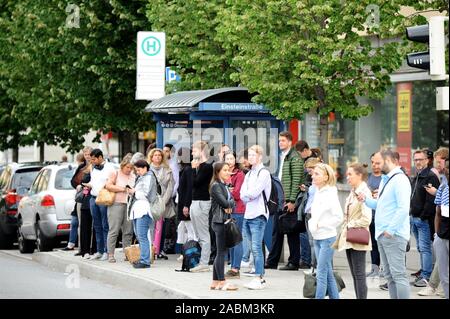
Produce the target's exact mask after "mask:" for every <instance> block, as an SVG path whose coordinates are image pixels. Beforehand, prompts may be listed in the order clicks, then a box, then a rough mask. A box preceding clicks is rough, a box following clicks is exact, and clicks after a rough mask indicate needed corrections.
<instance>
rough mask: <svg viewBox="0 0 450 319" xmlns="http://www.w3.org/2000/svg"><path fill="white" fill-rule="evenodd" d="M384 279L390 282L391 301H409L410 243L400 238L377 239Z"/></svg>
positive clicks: (382, 237)
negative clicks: (408, 267)
mask: <svg viewBox="0 0 450 319" xmlns="http://www.w3.org/2000/svg"><path fill="white" fill-rule="evenodd" d="M377 242H378V250H379V251H380V257H381V264H382V265H383V267H384V270H383V272H384V278H386V279H387V281H388V287H389V295H390V297H391V299H409V295H410V293H411V288H410V286H409V281H408V275H407V274H406V263H405V257H406V245H407V244H408V241H407V240H406V239H405V238H403V237H400V236H394V237H392V238H387V237H384V235H380V237H378V239H377Z"/></svg>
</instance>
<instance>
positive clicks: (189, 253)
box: [176, 240, 202, 271]
mask: <svg viewBox="0 0 450 319" xmlns="http://www.w3.org/2000/svg"><path fill="white" fill-rule="evenodd" d="M201 251H202V248H201V247H200V244H199V243H198V241H195V240H189V241H188V242H186V243H185V244H184V245H183V248H182V249H181V255H182V256H183V264H182V265H181V270H176V271H190V270H191V269H192V268H194V267H195V266H197V265H198V264H199V263H200V256H201Z"/></svg>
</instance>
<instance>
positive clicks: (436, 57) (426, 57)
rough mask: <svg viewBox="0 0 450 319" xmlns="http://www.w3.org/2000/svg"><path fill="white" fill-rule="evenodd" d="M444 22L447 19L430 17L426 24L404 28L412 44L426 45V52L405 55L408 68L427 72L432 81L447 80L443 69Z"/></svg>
mask: <svg viewBox="0 0 450 319" xmlns="http://www.w3.org/2000/svg"><path fill="white" fill-rule="evenodd" d="M445 21H448V17H443V16H436V17H431V18H430V19H429V21H428V24H424V25H419V26H414V27H409V28H406V37H407V38H408V40H411V41H414V42H421V43H428V51H422V52H414V53H410V54H408V55H407V58H406V60H407V63H408V65H409V66H410V67H413V68H418V69H423V70H427V71H429V73H430V76H431V79H432V80H434V81H439V80H445V79H447V78H448V75H447V74H446V69H445V42H446V36H445V26H444V23H445Z"/></svg>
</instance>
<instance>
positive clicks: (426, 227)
mask: <svg viewBox="0 0 450 319" xmlns="http://www.w3.org/2000/svg"><path fill="white" fill-rule="evenodd" d="M427 164H428V158H427V153H426V152H425V151H422V150H419V151H415V152H414V166H415V168H416V176H415V177H414V178H413V179H412V180H411V187H412V195H411V210H410V215H411V230H412V233H413V234H414V237H415V238H416V242H417V251H418V252H419V253H420V266H421V269H420V274H419V276H418V277H417V279H416V281H415V282H414V286H416V287H426V286H427V282H428V280H429V279H430V276H431V271H432V269H433V254H432V248H431V244H432V243H431V235H432V232H431V229H430V222H432V221H434V216H435V213H436V206H435V204H434V196H433V195H431V194H429V193H427V191H426V190H425V187H430V186H434V187H439V179H438V177H437V176H436V174H434V173H433V172H432V171H431V169H430V167H428V165H427ZM433 233H434V232H433Z"/></svg>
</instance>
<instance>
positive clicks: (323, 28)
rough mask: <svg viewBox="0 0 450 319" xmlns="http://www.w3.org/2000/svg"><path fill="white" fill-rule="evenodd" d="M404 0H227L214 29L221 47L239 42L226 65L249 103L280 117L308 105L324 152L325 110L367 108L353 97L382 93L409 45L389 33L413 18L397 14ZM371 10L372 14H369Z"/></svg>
mask: <svg viewBox="0 0 450 319" xmlns="http://www.w3.org/2000/svg"><path fill="white" fill-rule="evenodd" d="M410 3H412V2H411V1H401V0H400V1H381V0H377V1H373V0H362V1H341V0H314V1H312V0H301V1H297V0H282V1H278V0H277V1H267V0H256V1H251V2H249V1H245V0H234V1H229V4H230V6H229V7H228V8H227V9H226V10H225V11H223V12H221V14H220V16H221V17H220V19H221V20H222V21H223V23H222V24H221V25H220V26H219V27H218V32H219V37H220V39H221V40H222V41H223V43H224V46H225V47H234V46H235V45H237V46H238V48H239V54H238V55H236V56H235V57H234V58H233V62H232V65H233V66H234V67H235V68H236V69H239V72H235V73H233V74H232V75H231V76H232V78H233V79H234V80H236V81H239V82H241V83H242V84H243V85H244V86H246V87H247V88H248V89H249V90H250V91H251V92H256V93H257V95H256V96H255V98H254V100H255V102H258V103H263V104H265V105H267V106H269V107H270V108H271V109H272V113H273V114H274V115H275V116H277V117H279V118H281V119H286V120H288V119H292V118H300V117H301V116H302V115H303V114H304V113H306V112H309V111H311V110H314V111H316V112H318V113H319V114H320V118H321V122H320V123H321V129H320V134H321V139H320V140H321V145H322V146H323V148H324V157H325V159H327V158H328V156H327V155H328V154H327V147H326V145H327V132H328V124H327V123H328V122H327V115H328V114H329V113H330V112H338V113H339V114H340V115H341V116H343V117H344V118H350V119H355V120H356V119H357V118H359V117H361V116H366V115H368V114H369V113H370V112H371V111H372V107H371V106H370V105H360V104H359V103H358V101H357V97H358V96H366V97H368V98H371V99H380V98H382V97H383V96H384V94H385V92H386V89H387V88H388V86H389V84H390V79H389V74H390V73H392V72H394V71H396V70H397V69H398V68H399V67H400V66H401V64H402V61H403V60H404V56H405V53H406V48H407V47H408V46H407V44H406V43H405V41H395V40H394V41H392V39H393V38H396V37H398V36H399V35H400V34H401V35H403V34H404V28H405V25H406V24H407V23H413V22H414V21H419V20H420V18H418V17H415V18H413V19H412V20H411V21H410V20H408V19H405V17H403V16H402V15H400V14H399V12H400V9H401V6H402V5H407V4H410ZM371 9H372V10H375V11H374V12H375V14H377V9H378V12H379V19H372V18H371V16H370V10H371ZM422 21H423V19H422Z"/></svg>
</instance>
